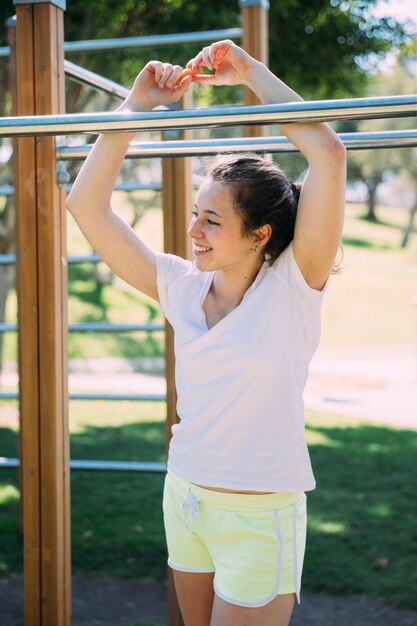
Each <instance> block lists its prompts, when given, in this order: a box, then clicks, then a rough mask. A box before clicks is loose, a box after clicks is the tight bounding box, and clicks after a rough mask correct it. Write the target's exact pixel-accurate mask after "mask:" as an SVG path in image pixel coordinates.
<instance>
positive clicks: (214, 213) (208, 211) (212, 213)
mask: <svg viewBox="0 0 417 626" xmlns="http://www.w3.org/2000/svg"><path fill="white" fill-rule="evenodd" d="M194 206H195V208H196V209H197V211H199V210H200V209H199V208H198V206H197V205H196V204H195V203H194ZM204 213H210V214H211V215H217V217H220V219H222V220H223V219H224V217H222V216H221V215H220V213H216V211H211V210H210V209H206V210H205V211H204Z"/></svg>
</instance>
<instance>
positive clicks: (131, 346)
mask: <svg viewBox="0 0 417 626" xmlns="http://www.w3.org/2000/svg"><path fill="white" fill-rule="evenodd" d="M106 288H107V287H106V285H101V284H100V283H98V282H97V281H96V280H95V279H94V275H93V271H92V268H91V266H87V265H82V264H80V265H78V264H77V265H75V266H70V267H69V270H68V293H69V295H70V296H72V297H74V298H77V299H78V300H80V301H81V302H83V303H85V304H89V305H91V306H92V307H93V310H91V309H90V311H89V312H88V313H87V314H85V315H83V316H82V318H81V319H79V320H78V321H80V322H108V321H109V319H108V313H109V308H110V307H109V305H108V298H107V299H106V297H105V290H106ZM124 297H125V298H126V299H127V300H130V301H131V304H132V306H137V305H138V298H137V296H135V295H134V294H132V293H131V292H129V291H125V292H124ZM143 307H144V308H145V309H146V311H147V319H146V322H147V323H152V322H154V321H155V319H156V318H157V316H158V315H159V309H158V306H157V305H156V303H155V304H153V303H151V302H148V301H146V302H145V303H144V305H143ZM89 336H92V337H95V338H96V339H97V341H101V340H102V338H103V333H102V332H99V333H94V332H91V331H90V332H89ZM106 336H107V341H108V353H109V354H112V355H120V356H124V357H126V358H137V357H155V356H158V357H159V356H163V355H164V350H165V344H164V338H163V335H162V333H157V335H156V336H155V333H154V332H146V333H144V332H139V333H137V332H135V333H134V332H133V331H132V332H129V333H126V332H125V331H122V332H117V333H115V332H113V333H111V334H110V333H108V334H106Z"/></svg>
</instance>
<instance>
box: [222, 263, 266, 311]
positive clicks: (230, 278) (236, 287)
mask: <svg viewBox="0 0 417 626" xmlns="http://www.w3.org/2000/svg"><path fill="white" fill-rule="evenodd" d="M262 265H263V259H256V260H255V262H254V263H252V264H251V265H249V266H248V267H246V268H242V267H239V268H236V269H235V268H233V269H230V270H218V271H216V273H215V276H214V280H213V284H212V294H213V296H215V298H216V299H218V300H220V301H221V302H223V303H225V304H226V305H231V306H238V305H239V304H240V302H241V301H242V298H243V296H244V295H245V293H246V291H247V290H248V289H249V287H250V286H251V285H252V283H253V282H254V280H255V278H256V276H257V275H258V272H259V270H260V269H261V267H262Z"/></svg>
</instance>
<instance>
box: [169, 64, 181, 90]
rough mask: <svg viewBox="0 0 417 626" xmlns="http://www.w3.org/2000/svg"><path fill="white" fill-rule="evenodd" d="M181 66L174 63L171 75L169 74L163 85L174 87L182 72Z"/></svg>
mask: <svg viewBox="0 0 417 626" xmlns="http://www.w3.org/2000/svg"><path fill="white" fill-rule="evenodd" d="M182 71H183V70H182V67H181V65H174V68H173V70H172V72H171V75H170V76H169V78H168V80H167V82H166V84H165V86H166V87H168V89H172V88H173V87H176V85H177V83H178V81H179V79H180V77H181V74H182Z"/></svg>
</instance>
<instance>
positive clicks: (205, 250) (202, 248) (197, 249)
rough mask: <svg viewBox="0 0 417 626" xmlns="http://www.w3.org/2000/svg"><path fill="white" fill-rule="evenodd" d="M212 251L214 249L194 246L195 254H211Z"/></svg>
mask: <svg viewBox="0 0 417 626" xmlns="http://www.w3.org/2000/svg"><path fill="white" fill-rule="evenodd" d="M210 250H212V248H208V247H207V246H199V245H197V244H196V243H195V244H194V252H200V253H203V252H210Z"/></svg>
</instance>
